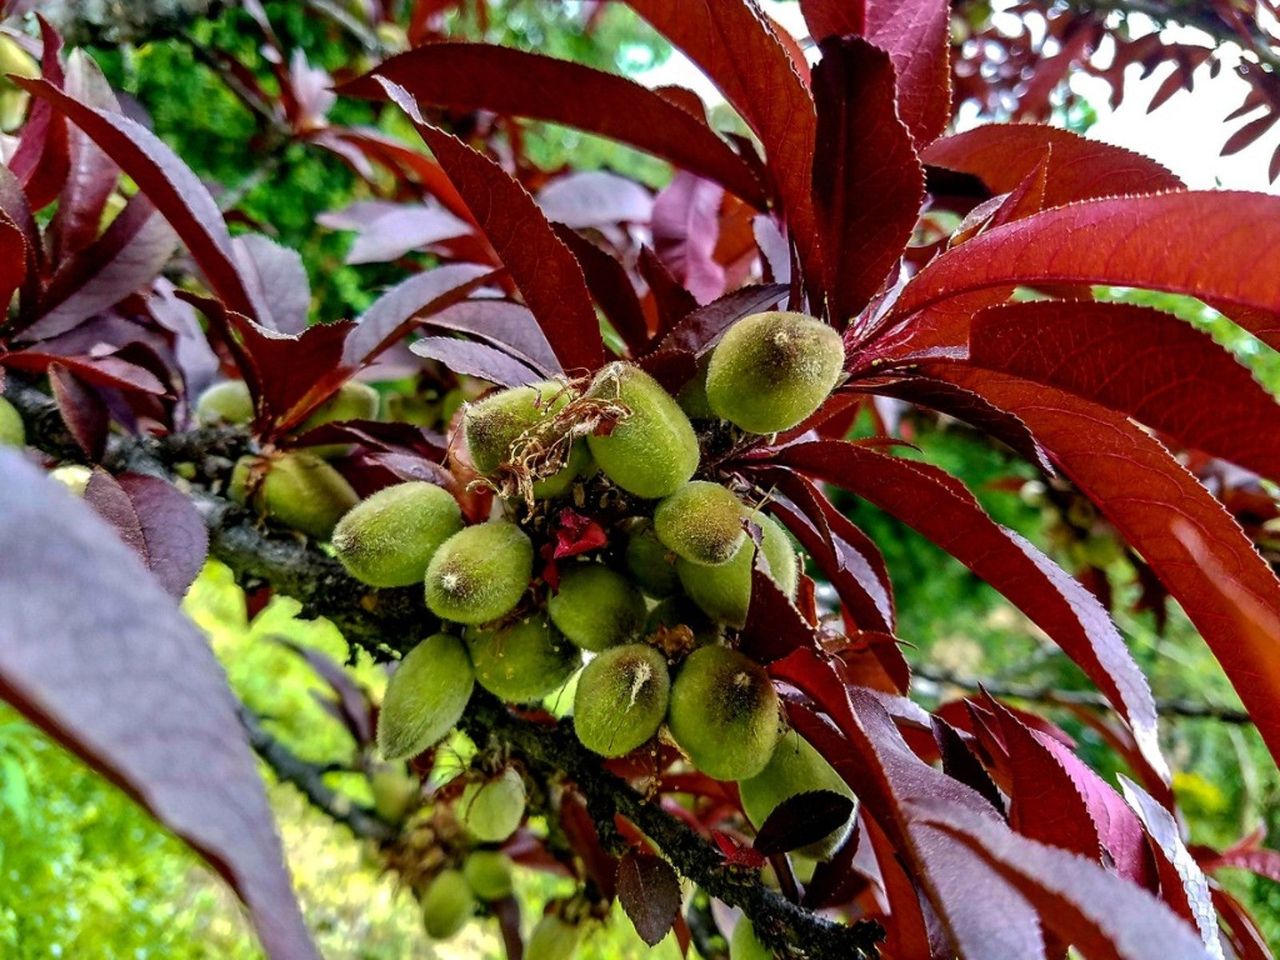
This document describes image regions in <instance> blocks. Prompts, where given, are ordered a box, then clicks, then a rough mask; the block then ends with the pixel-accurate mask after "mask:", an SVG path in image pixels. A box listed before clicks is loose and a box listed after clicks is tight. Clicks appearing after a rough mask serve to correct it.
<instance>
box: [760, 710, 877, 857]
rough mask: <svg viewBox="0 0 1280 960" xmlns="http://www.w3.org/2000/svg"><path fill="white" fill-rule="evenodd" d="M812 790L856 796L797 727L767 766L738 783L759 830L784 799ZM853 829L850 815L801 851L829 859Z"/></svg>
mask: <svg viewBox="0 0 1280 960" xmlns="http://www.w3.org/2000/svg"><path fill="white" fill-rule="evenodd" d="M811 790H830V791H832V792H833V793H839V794H842V795H843V796H846V797H848V798H849V799H850V800H854V799H856V798H855V797H854V794H853V790H852V789H850V787H849V785H848V784H847V783H845V781H844V778H843V777H841V776H840V774H838V773H836V771H835V769H834V768H833V767H832V766H831V764H829V763H827V761H826V759H825V758H823V756H822V754H820V753H818V751H817V750H815V749H814V748H813V746H812V745H811V744H810V743H809V741H807V740H805V739H804V738H803V737H801V736H800V734H798V733H796V732H795V731H794V730H789V731H787V733H786V734H784V735H783V737H782V740H781V741H780V742H779V743H778V748H777V749H776V750H774V751H773V756H772V757H771V758H770V760H769V765H768V766H767V767H765V768H764V769H763V770H761V771H760V772H759V773H758V774H756V775H755V776H754V777H751V778H750V779H748V780H743V781H742V782H741V783H739V784H738V792H739V794H740V795H741V797H742V809H743V811H744V812H745V813H746V815H747V819H748V820H750V821H751V823H752V825H753V826H755V827H756V829H759V828H760V827H761V826H762V825H763V824H764V822H765V820H766V819H767V818H768V816H769V814H771V813H773V811H774V808H775V807H777V806H778V804H780V803H782V801H784V800H787V799H789V798H791V797H794V796H795V795H796V794H798V793H808V792H809V791H811ZM852 829H853V817H852V816H850V818H849V821H848V822H847V823H846V824H845V825H844V826H842V827H840V828H839V829H838V830H833V831H832V832H831V833H829V834H827V835H826V836H825V837H823V838H822V839H821V840H817V841H815V842H813V843H811V844H809V845H808V846H807V847H803V848H801V849H800V853H802V854H804V855H805V856H807V857H812V858H814V859H816V860H829V859H830V858H831V856H832V855H833V854H834V853H835V852H836V851H837V850H839V849H840V845H841V844H843V843H844V842H845V840H847V839H848V838H849V831H850V830H852Z"/></svg>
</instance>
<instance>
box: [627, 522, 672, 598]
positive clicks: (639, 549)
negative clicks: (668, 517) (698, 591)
mask: <svg viewBox="0 0 1280 960" xmlns="http://www.w3.org/2000/svg"><path fill="white" fill-rule="evenodd" d="M626 561H627V571H628V572H629V573H630V574H631V577H632V579H633V580H635V582H636V583H637V584H639V585H640V589H641V590H643V591H644V592H645V593H647V594H648V595H649V596H651V597H657V598H662V597H669V596H671V595H672V594H673V593H675V592H676V591H677V590H679V589H680V578H679V577H678V576H677V575H676V566H675V554H673V553H671V551H669V550H668V549H667V548H666V547H664V546H663V545H662V542H661V541H660V540H659V539H658V537H657V535H656V534H655V533H654V532H653V524H651V523H649V522H648V521H645V522H643V523H639V524H636V525H635V526H634V527H633V528H632V530H631V533H630V536H629V537H628V538H627V552H626Z"/></svg>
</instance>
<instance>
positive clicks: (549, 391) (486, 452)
mask: <svg viewBox="0 0 1280 960" xmlns="http://www.w3.org/2000/svg"><path fill="white" fill-rule="evenodd" d="M571 399H572V395H571V394H570V392H569V390H568V389H567V388H565V386H564V385H563V384H560V383H557V382H555V381H554V380H547V381H544V382H542V383H538V384H534V385H532V386H528V387H512V388H511V389H509V390H502V391H499V392H498V393H491V394H489V395H488V396H486V397H484V398H483V399H482V400H479V401H477V402H476V403H473V404H471V405H470V406H469V407H467V412H466V414H465V415H464V416H463V420H462V429H463V435H464V436H465V437H466V440H467V450H469V451H470V453H471V462H472V463H473V464H474V465H475V468H476V469H477V470H478V471H480V472H481V473H483V474H492V473H494V472H495V471H496V470H497V469H498V468H499V467H500V466H502V465H503V464H504V463H506V462H508V461H509V460H510V459H511V445H512V444H513V443H515V442H516V440H518V439H519V438H520V436H521V435H522V434H523V433H525V431H527V430H531V429H532V428H534V427H536V426H537V425H538V424H539V423H540V422H541V421H543V420H545V419H546V418H548V417H551V416H553V415H554V414H556V413H558V412H559V411H560V410H562V409H564V407H565V405H566V404H567V403H569V401H570V400H571ZM575 454H576V456H577V458H578V462H577V464H576V468H577V469H576V470H575V469H573V468H574V467H575V464H574V462H573V459H574V455H575ZM584 454H585V451H584V452H583V453H577V452H576V451H575V453H574V454H571V455H570V462H569V463H568V464H566V465H565V467H564V468H563V469H561V470H560V471H559V472H558V473H557V474H555V475H554V476H552V477H548V478H547V479H546V480H544V481H542V482H543V483H545V484H549V485H550V486H551V487H552V488H554V487H555V486H556V485H557V484H563V487H564V488H565V489H567V488H568V485H569V484H570V483H572V482H573V478H574V477H575V476H576V475H577V470H581V469H583V468H584V467H585V466H586V460H585V458H584ZM559 492H561V493H562V492H563V490H560V491H559ZM546 495H548V496H554V495H555V494H554V493H547V494H546Z"/></svg>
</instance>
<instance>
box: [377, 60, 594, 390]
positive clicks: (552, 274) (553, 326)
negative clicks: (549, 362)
mask: <svg viewBox="0 0 1280 960" xmlns="http://www.w3.org/2000/svg"><path fill="white" fill-rule="evenodd" d="M378 79H379V82H382V83H384V84H389V85H388V86H387V91H388V95H389V96H390V97H391V98H392V100H394V101H395V103H396V105H397V106H399V107H400V108H401V109H402V110H404V111H405V113H407V114H408V115H409V118H410V119H411V120H412V121H413V123H414V126H415V127H416V128H417V130H418V133H419V134H420V135H421V136H422V139H423V140H424V141H426V144H427V146H429V147H430V148H431V152H432V153H434V154H435V155H436V159H437V160H438V161H440V165H441V166H442V167H444V169H445V171H446V172H447V173H448V174H449V179H450V180H452V181H453V183H454V186H456V187H457V188H458V192H459V193H460V194H461V195H462V197H463V199H464V200H466V202H467V206H468V207H470V208H471V212H472V213H473V214H474V215H475V216H476V222H477V223H478V224H479V225H480V229H481V231H482V232H483V233H484V234H485V236H487V237H488V238H489V242H490V243H491V244H493V248H494V250H495V251H496V252H497V253H498V256H499V257H500V258H501V260H502V262H503V263H504V264H505V265H506V267H507V270H508V271H509V272H510V273H511V278H512V279H513V280H514V281H515V284H516V286H517V287H518V288H519V289H520V292H521V294H523V296H524V301H525V303H526V304H527V305H528V307H529V309H530V310H532V311H533V315H534V316H535V317H537V318H538V324H539V325H540V326H541V327H542V331H543V333H545V334H546V335H547V341H548V342H549V343H550V344H551V348H552V349H553V350H554V351H555V354H556V356H557V357H558V358H559V360H560V362H561V363H562V364H563V365H564V367H565V369H566V370H572V369H575V368H586V369H587V370H594V369H596V368H597V367H599V366H601V365H602V364H603V363H604V347H603V344H602V343H601V340H600V322H599V321H598V320H597V319H596V312H595V308H594V307H593V306H592V304H591V294H590V293H588V292H587V284H586V281H585V280H584V279H583V276H582V268H581V267H579V266H578V261H577V260H575V259H573V254H571V253H570V252H569V248H568V247H566V246H565V245H564V244H563V243H561V242H560V239H559V238H558V237H557V236H556V234H555V231H554V230H552V229H551V224H550V223H548V222H547V218H546V217H544V216H543V215H542V211H541V210H539V209H538V205H537V204H536V203H535V202H534V200H533V198H532V197H531V196H529V194H528V193H527V192H526V191H525V189H524V187H522V186H520V184H518V183H517V182H516V181H515V180H512V179H511V177H509V176H508V175H507V174H506V173H505V172H504V171H503V170H502V168H501V167H499V166H498V165H497V164H496V163H495V162H494V161H492V160H490V159H489V158H488V157H486V156H484V155H483V154H481V153H477V152H476V151H475V150H472V149H471V148H470V147H468V146H467V145H466V144H464V143H463V142H462V141H461V140H459V139H458V138H457V137H454V136H452V135H451V134H448V133H445V132H444V131H443V130H441V129H440V128H439V127H435V126H432V125H431V124H429V123H427V122H426V121H425V120H423V119H422V114H421V113H419V111H418V108H417V105H416V104H415V103H414V102H413V100H412V99H410V97H409V96H408V94H407V93H406V92H405V91H404V89H403V88H399V87H396V86H395V85H394V84H390V82H389V81H385V80H382V79H381V78H378Z"/></svg>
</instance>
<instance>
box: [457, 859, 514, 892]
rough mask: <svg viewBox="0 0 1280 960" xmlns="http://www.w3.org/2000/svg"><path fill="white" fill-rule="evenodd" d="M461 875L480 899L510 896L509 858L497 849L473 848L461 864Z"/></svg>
mask: <svg viewBox="0 0 1280 960" xmlns="http://www.w3.org/2000/svg"><path fill="white" fill-rule="evenodd" d="M462 873H463V876H465V877H466V878H467V883H469V884H471V889H472V890H474V891H475V895H476V896H477V897H479V898H480V899H481V900H502V899H504V898H506V897H509V896H511V886H512V885H511V858H510V857H508V856H507V855H506V854H505V853H502V852H501V851H499V850H474V851H472V852H471V854H470V855H468V857H467V859H466V862H465V863H463V865H462Z"/></svg>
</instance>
